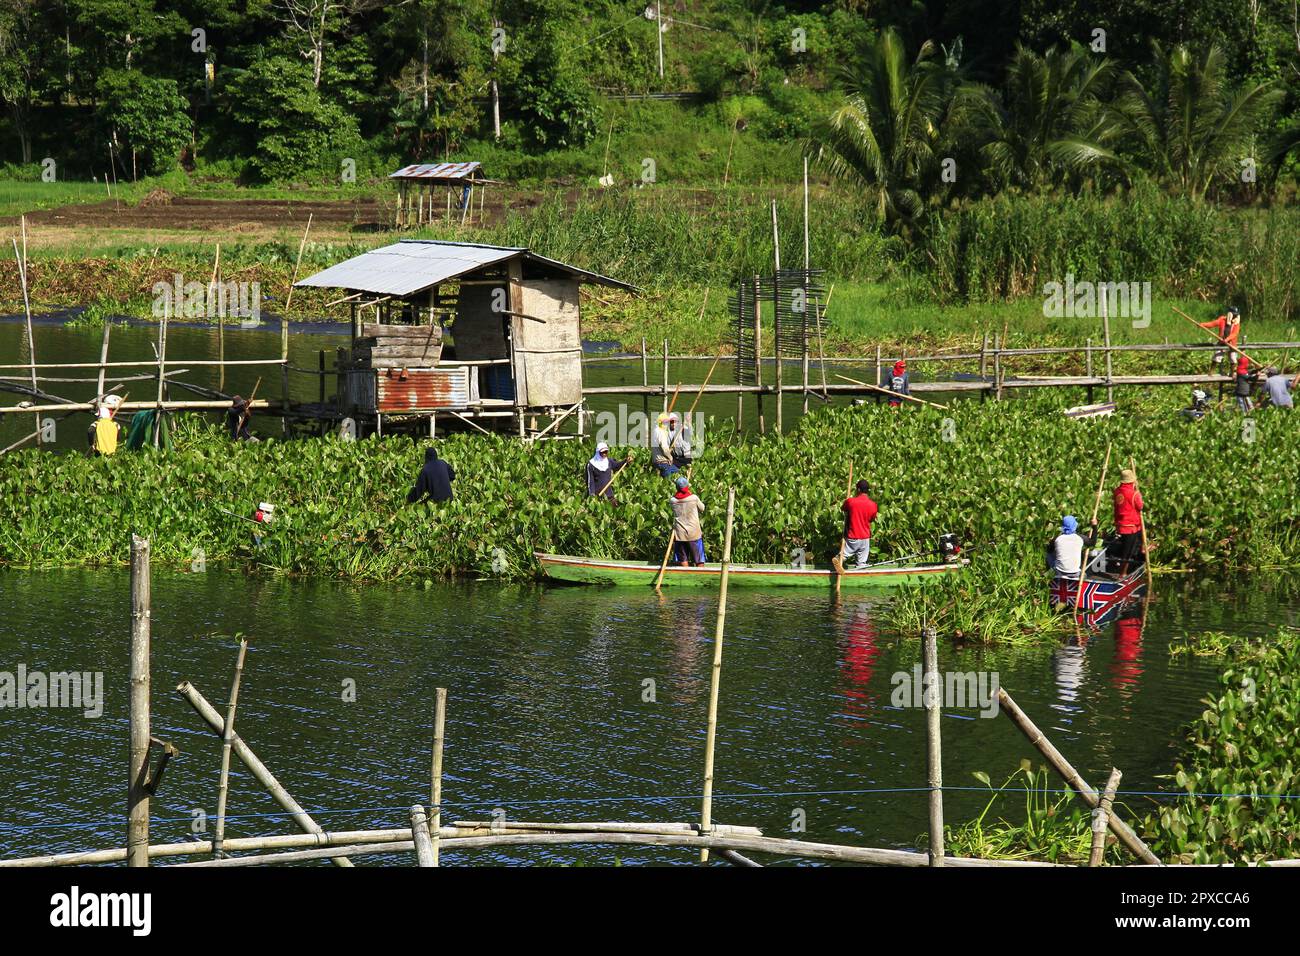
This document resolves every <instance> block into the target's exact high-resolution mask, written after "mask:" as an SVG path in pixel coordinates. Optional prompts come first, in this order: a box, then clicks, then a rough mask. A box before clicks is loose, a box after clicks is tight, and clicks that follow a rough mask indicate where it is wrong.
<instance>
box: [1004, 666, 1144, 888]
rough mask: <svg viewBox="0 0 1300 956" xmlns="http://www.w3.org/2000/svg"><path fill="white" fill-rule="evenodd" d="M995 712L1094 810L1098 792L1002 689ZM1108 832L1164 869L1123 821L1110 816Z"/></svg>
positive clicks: (1138, 856) (1133, 851) (1098, 800)
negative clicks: (1017, 729)
mask: <svg viewBox="0 0 1300 956" xmlns="http://www.w3.org/2000/svg"><path fill="white" fill-rule="evenodd" d="M998 709H999V710H1001V711H1002V713H1004V714H1006V715H1007V716H1008V717H1009V718H1011V722H1012V723H1013V724H1015V725H1016V726H1017V727H1018V728H1020V732H1021V733H1023V734H1024V735H1025V736H1026V737H1027V738H1029V742H1030V743H1031V744H1033V745H1034V747H1035V748H1037V750H1038V752H1039V753H1040V754H1042V755H1043V756H1044V757H1045V758H1046V759H1047V762H1048V763H1049V764H1051V766H1052V769H1053V770H1055V771H1056V772H1057V773H1059V774H1060V775H1061V777H1062V779H1064V780H1065V782H1066V783H1068V784H1069V785H1070V788H1071V789H1072V790H1074V792H1075V793H1077V794H1078V795H1079V797H1080V798H1081V799H1082V800H1083V802H1084V803H1086V804H1087V805H1088V806H1089V807H1096V806H1097V805H1098V804H1099V803H1100V802H1101V798H1100V797H1098V796H1097V791H1096V790H1094V789H1093V788H1092V787H1091V786H1089V785H1088V783H1087V781H1085V780H1084V779H1083V777H1081V776H1079V771H1077V770H1075V769H1074V767H1072V766H1071V765H1070V762H1069V761H1068V760H1066V759H1065V758H1064V757H1063V756H1061V752H1060V751H1059V750H1057V749H1056V748H1055V747H1054V746H1052V742H1051V741H1050V740H1048V739H1047V737H1046V736H1044V735H1043V732H1042V731H1041V730H1039V729H1038V727H1036V726H1035V725H1034V722H1033V721H1032V720H1030V719H1029V717H1028V715H1027V714H1025V712H1024V711H1023V710H1021V709H1020V706H1019V705H1018V704H1017V703H1016V702H1015V701H1014V700H1012V699H1011V695H1010V694H1008V693H1007V692H1006V691H1005V690H1003V689H1002V688H998ZM1109 826H1110V829H1111V832H1112V833H1114V834H1115V836H1117V837H1119V841H1120V842H1121V843H1123V844H1124V846H1126V847H1128V849H1129V851H1130V852H1132V853H1133V854H1134V855H1135V856H1136V857H1137V858H1138V859H1139V860H1141V861H1142V862H1143V863H1150V864H1152V865H1153V866H1164V864H1163V863H1161V862H1160V860H1159V858H1158V857H1157V856H1156V855H1155V854H1154V853H1152V852H1151V848H1150V847H1148V846H1147V845H1146V844H1145V843H1143V842H1142V839H1141V838H1140V837H1139V836H1138V835H1137V834H1136V833H1134V832H1133V830H1132V828H1131V827H1130V826H1129V825H1128V824H1127V823H1125V822H1124V821H1123V820H1121V819H1119V818H1118V817H1116V816H1114V815H1112V816H1111V817H1110V819H1109Z"/></svg>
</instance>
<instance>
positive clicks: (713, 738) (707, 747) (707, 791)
mask: <svg viewBox="0 0 1300 956" xmlns="http://www.w3.org/2000/svg"><path fill="white" fill-rule="evenodd" d="M735 512H736V489H735V488H728V489H727V530H726V534H725V535H724V537H723V539H722V583H721V586H720V589H719V591H718V623H717V626H716V627H715V628H714V631H713V670H712V672H711V677H710V679H709V729H708V734H707V736H706V737H705V739H704V802H703V804H702V805H701V807H700V832H701V833H702V834H705V835H707V834H708V833H709V830H710V827H711V825H712V823H713V755H714V750H715V747H716V745H717V739H718V691H719V689H720V685H721V683H722V635H723V632H724V631H725V630H726V625H727V579H728V578H729V577H730V575H731V525H732V520H733V518H734V516H735ZM700 862H701V863H708V862H709V851H708V848H707V847H706V848H705V849H703V850H701V851H700Z"/></svg>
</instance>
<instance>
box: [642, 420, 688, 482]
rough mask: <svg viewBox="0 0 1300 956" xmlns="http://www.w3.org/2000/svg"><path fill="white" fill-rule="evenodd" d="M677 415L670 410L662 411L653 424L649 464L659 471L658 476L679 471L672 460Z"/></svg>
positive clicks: (670, 475)
mask: <svg viewBox="0 0 1300 956" xmlns="http://www.w3.org/2000/svg"><path fill="white" fill-rule="evenodd" d="M676 421H677V416H676V415H674V414H673V413H672V412H664V413H663V414H661V415H660V416H659V419H658V423H657V424H656V425H655V433H654V444H653V446H652V448H651V450H650V464H651V465H653V466H654V468H655V470H656V471H658V472H659V477H660V478H671V477H672V476H673V475H675V474H677V472H679V471H681V469H680V468H679V467H677V463H676V462H674V461H673V442H674V441H675V440H676V438H677V434H676V428H675V427H674V426H675V425H676Z"/></svg>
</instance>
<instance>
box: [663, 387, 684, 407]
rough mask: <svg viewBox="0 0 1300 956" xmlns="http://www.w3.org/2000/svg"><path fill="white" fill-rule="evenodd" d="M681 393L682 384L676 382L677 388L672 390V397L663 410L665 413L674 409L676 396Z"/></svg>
mask: <svg viewBox="0 0 1300 956" xmlns="http://www.w3.org/2000/svg"><path fill="white" fill-rule="evenodd" d="M681 393H682V383H681V382H678V383H677V387H676V388H674V389H673V397H672V399H671V400H670V401H669V402H668V407H667V408H665V409H664V411H666V412H671V411H672V410H673V408H674V407H676V405H677V396H678V395H680V394H681Z"/></svg>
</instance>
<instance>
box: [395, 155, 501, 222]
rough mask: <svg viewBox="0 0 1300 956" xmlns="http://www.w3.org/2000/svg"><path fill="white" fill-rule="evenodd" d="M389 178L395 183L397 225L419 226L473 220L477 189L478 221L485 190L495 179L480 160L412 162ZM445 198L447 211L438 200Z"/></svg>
mask: <svg viewBox="0 0 1300 956" xmlns="http://www.w3.org/2000/svg"><path fill="white" fill-rule="evenodd" d="M388 178H389V179H391V180H393V181H394V182H395V183H397V223H396V224H397V226H399V227H402V226H421V225H423V224H425V223H427V222H434V221H436V220H439V219H442V220H444V221H447V220H454V221H456V222H459V223H460V224H461V225H465V224H466V223H470V222H473V221H474V192H475V190H477V191H478V194H479V195H478V199H479V207H478V214H479V221H480V222H481V221H482V219H483V200H484V192H485V191H486V189H487V187H488V185H489V184H491V183H494V182H496V181H495V180H491V179H488V178H487V177H485V176H484V175H483V167H482V165H481V164H480V163H476V162H472V163H413V164H411V165H410V166H403V167H402V168H401V169H399V170H397V172H395V173H389V174H388ZM444 193H445V198H446V205H445V209H446V211H445V212H443V211H442V210H443V208H444V204H443V203H442V202H441V201H435V200H442V199H443V198H444V196H443V194H444Z"/></svg>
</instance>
